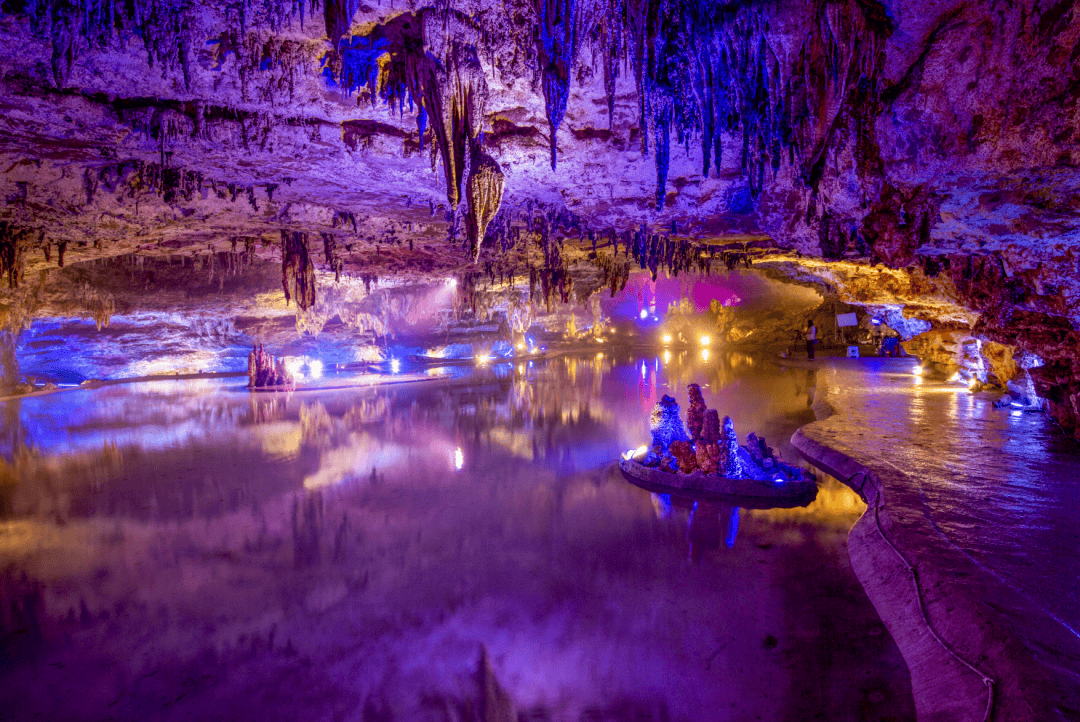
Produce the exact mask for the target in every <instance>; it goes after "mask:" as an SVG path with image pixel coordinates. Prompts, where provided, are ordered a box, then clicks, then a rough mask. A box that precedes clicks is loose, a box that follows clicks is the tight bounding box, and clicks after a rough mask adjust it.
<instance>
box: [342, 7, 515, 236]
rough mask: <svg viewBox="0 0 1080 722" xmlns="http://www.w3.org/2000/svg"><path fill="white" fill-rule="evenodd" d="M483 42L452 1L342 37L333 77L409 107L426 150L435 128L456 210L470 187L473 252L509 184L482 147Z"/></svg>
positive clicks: (469, 226) (485, 94) (484, 96)
mask: <svg viewBox="0 0 1080 722" xmlns="http://www.w3.org/2000/svg"><path fill="white" fill-rule="evenodd" d="M331 39H333V37H332V38H331ZM480 42H481V37H480V31H479V29H478V28H477V27H476V25H475V24H474V23H473V21H472V20H471V19H469V18H468V17H467V16H465V15H463V14H462V13H460V12H458V11H456V10H453V9H451V8H449V7H447V6H443V7H441V8H438V9H436V8H426V9H424V10H422V11H420V12H418V13H416V14H411V13H410V14H404V15H401V16H398V17H397V18H395V19H394V20H392V21H391V22H389V23H387V24H385V25H380V26H377V27H376V28H374V29H373V30H372V32H371V33H370V34H369V35H366V36H362V37H351V38H342V39H341V41H340V42H339V43H338V49H337V55H338V60H337V66H336V67H337V68H338V72H337V76H336V77H335V78H332V79H333V80H334V81H335V83H337V84H338V85H339V86H340V87H341V88H342V89H343V90H344V91H345V92H351V91H352V90H354V89H356V88H358V87H360V86H362V85H364V86H367V88H368V91H369V93H370V95H371V99H372V102H375V100H376V99H377V98H378V99H382V100H383V101H385V102H386V103H387V104H388V105H390V107H391V108H394V109H395V110H397V111H399V112H404V110H405V106H406V104H408V107H409V108H410V109H415V110H416V113H417V118H416V119H417V126H418V131H419V139H420V144H421V147H422V146H423V142H424V135H425V133H426V132H427V128H428V127H429V126H430V128H431V134H432V135H433V136H434V138H435V147H436V148H437V150H438V154H439V157H440V158H441V162H442V169H443V175H444V177H445V180H446V198H447V200H448V201H449V204H450V209H451V211H453V210H455V209H457V207H458V205H459V204H460V202H461V198H462V190H463V183H464V184H465V187H464V193H465V198H466V201H467V202H468V211H467V217H466V232H467V233H468V240H469V243H470V246H471V248H472V250H473V253H474V256H475V255H476V254H477V253H478V251H479V247H480V245H481V244H482V243H483V240H484V231H485V229H486V227H487V225H488V223H490V221H491V219H492V218H493V217H494V216H495V214H496V213H497V212H498V209H499V204H500V202H501V199H502V189H503V174H502V170H501V169H500V167H499V164H498V163H497V162H495V160H494V159H493V158H491V156H489V155H487V154H486V153H485V152H484V151H483V133H482V131H483V122H484V114H485V112H486V107H487V101H488V86H487V79H486V77H485V75H484V70H483V67H482V66H481V65H480V59H479V57H478V56H477V47H478V46H479V44H480ZM331 75H333V72H332V73H331Z"/></svg>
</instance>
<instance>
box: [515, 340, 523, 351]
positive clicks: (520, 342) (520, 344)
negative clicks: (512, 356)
mask: <svg viewBox="0 0 1080 722" xmlns="http://www.w3.org/2000/svg"><path fill="white" fill-rule="evenodd" d="M516 348H517V350H518V351H524V350H525V343H524V342H522V341H518V342H517V347H516Z"/></svg>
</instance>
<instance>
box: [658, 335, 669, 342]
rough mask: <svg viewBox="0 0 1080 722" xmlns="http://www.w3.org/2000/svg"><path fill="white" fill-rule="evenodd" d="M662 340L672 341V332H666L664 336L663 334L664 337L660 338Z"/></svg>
mask: <svg viewBox="0 0 1080 722" xmlns="http://www.w3.org/2000/svg"><path fill="white" fill-rule="evenodd" d="M660 340H661V341H663V342H664V343H671V334H670V333H665V334H664V335H663V336H662V337H661V338H660Z"/></svg>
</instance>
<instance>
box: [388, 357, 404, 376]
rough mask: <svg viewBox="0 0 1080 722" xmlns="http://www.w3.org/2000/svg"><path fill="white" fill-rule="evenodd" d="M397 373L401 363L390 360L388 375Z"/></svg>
mask: <svg viewBox="0 0 1080 722" xmlns="http://www.w3.org/2000/svg"><path fill="white" fill-rule="evenodd" d="M398 371H401V362H400V361H398V360H397V359H391V360H390V373H392V374H396V373H397V372H398Z"/></svg>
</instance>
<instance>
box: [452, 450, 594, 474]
mask: <svg viewBox="0 0 1080 722" xmlns="http://www.w3.org/2000/svg"><path fill="white" fill-rule="evenodd" d="M609 458H610V457H609ZM463 466H465V454H464V452H462V450H461V447H460V446H459V447H457V448H456V449H454V468H455V469H457V470H458V471H461V469H462V467H463Z"/></svg>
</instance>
